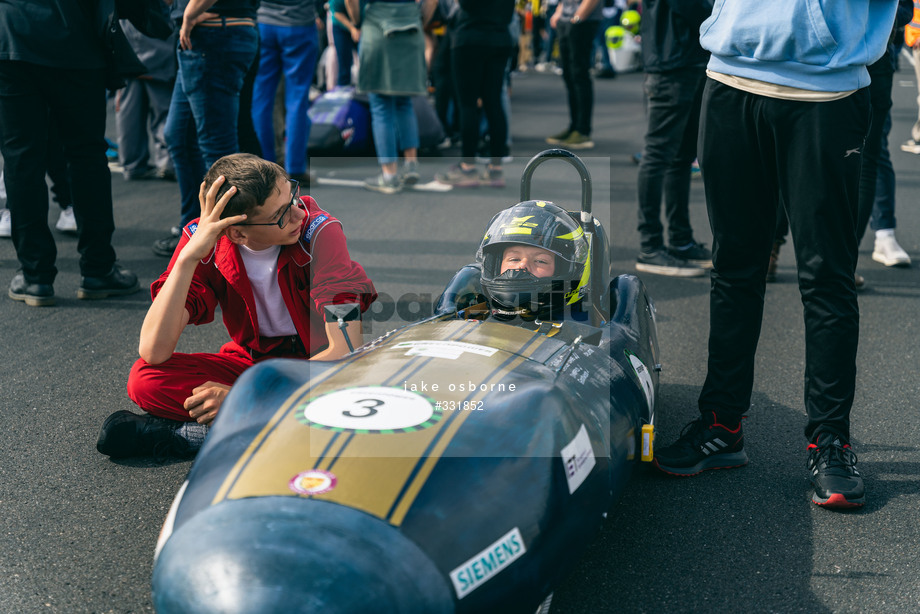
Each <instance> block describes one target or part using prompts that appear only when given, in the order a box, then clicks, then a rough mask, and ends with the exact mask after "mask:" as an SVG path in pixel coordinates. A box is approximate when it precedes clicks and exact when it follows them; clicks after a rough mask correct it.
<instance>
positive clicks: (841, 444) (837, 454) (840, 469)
mask: <svg viewBox="0 0 920 614" xmlns="http://www.w3.org/2000/svg"><path fill="white" fill-rule="evenodd" d="M805 466H806V467H808V471H809V472H810V473H811V476H810V479H811V483H812V485H814V487H815V494H813V495H812V497H811V500H812V502H813V503H814V504H815V505H820V506H821V507H830V508H838V509H847V508H851V507H862V506H863V504H864V503H865V502H866V489H865V486H863V480H862V478H861V477H859V471H857V470H856V454H854V453H853V450H852V449H850V444H848V443H846V442H845V441H844V440H842V439H841V438H840V437H838V436H836V435H834V434H833V433H826V432H825V433H821V434H820V435H818V438H817V439H816V440H815V442H814V443H812V444H809V446H808V460H807V461H806V462H805Z"/></svg>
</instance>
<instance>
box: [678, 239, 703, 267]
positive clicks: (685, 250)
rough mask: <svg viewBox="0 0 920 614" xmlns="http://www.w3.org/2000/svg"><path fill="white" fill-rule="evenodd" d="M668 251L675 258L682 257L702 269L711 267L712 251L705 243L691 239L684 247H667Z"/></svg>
mask: <svg viewBox="0 0 920 614" xmlns="http://www.w3.org/2000/svg"><path fill="white" fill-rule="evenodd" d="M668 252H669V253H670V254H671V255H672V256H674V257H675V258H682V259H684V260H686V261H687V262H689V263H691V264H695V265H696V266H698V267H702V268H704V269H711V268H712V251H711V250H710V249H709V248H708V247H706V244H705V243H697V242H696V241H693V242H692V243H690V244H689V245H685V246H684V247H669V248H668Z"/></svg>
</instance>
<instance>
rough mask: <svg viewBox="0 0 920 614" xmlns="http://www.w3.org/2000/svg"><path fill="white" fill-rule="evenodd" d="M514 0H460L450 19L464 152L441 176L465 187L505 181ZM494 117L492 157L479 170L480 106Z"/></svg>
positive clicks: (453, 63) (492, 123)
mask: <svg viewBox="0 0 920 614" xmlns="http://www.w3.org/2000/svg"><path fill="white" fill-rule="evenodd" d="M513 14H514V0H460V10H459V11H458V12H457V14H456V16H455V17H454V19H453V21H452V23H451V26H450V28H451V38H450V41H451V69H452V71H453V76H454V92H455V93H456V97H457V100H458V101H459V103H460V134H461V137H462V143H463V144H462V151H463V158H462V160H461V161H460V164H458V165H456V166H455V167H453V168H452V169H450V171H448V172H447V173H446V174H438V176H437V180H438V181H440V182H441V183H447V184H450V185H454V186H456V187H458V188H460V187H476V186H479V185H480V183H484V184H486V185H491V186H494V187H503V186H504V185H505V182H504V177H503V176H502V158H503V157H504V156H506V155H507V154H508V144H507V143H508V120H507V118H506V117H505V113H504V111H503V110H502V88H503V87H504V79H505V68H506V66H507V65H508V58H509V57H510V55H511V46H512V45H511V43H512V41H511V34H510V32H509V30H508V26H509V24H510V23H511V17H512V15H513ZM479 100H481V101H482V110H483V112H484V113H485V115H486V118H487V119H488V121H489V147H490V151H489V153H490V158H491V159H490V163H489V165H488V168H487V169H486V170H485V171H484V172H483V173H482V174H481V175H480V174H479V173H478V172H477V170H476V147H477V145H478V144H479V106H478V103H477V101H479Z"/></svg>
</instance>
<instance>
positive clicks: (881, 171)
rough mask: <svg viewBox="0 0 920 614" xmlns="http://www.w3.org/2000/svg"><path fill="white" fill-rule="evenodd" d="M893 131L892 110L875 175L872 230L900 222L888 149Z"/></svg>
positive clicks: (886, 119)
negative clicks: (895, 211) (895, 205)
mask: <svg viewBox="0 0 920 614" xmlns="http://www.w3.org/2000/svg"><path fill="white" fill-rule="evenodd" d="M889 132H891V111H890V110H889V111H888V115H886V116H885V123H884V124H883V125H882V143H881V148H880V149H879V155H878V170H877V175H876V177H875V202H874V203H873V207H872V218H871V219H870V225H871V228H872V230H885V229H887V228H895V227H896V226H897V225H898V224H897V221H896V220H895V217H894V192H895V177H894V167H893V166H892V165H891V154H890V153H889V151H888V133H889Z"/></svg>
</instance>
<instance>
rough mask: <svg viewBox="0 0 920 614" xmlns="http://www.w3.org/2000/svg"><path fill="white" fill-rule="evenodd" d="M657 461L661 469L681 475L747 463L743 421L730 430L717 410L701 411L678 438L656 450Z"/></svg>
mask: <svg viewBox="0 0 920 614" xmlns="http://www.w3.org/2000/svg"><path fill="white" fill-rule="evenodd" d="M654 463H655V466H656V467H658V469H660V470H661V471H664V472H665V473H668V474H670V475H677V476H681V477H689V476H691V475H698V474H700V473H702V472H703V471H706V470H708V469H731V468H733V467H741V466H744V465H747V463H748V456H747V453H746V452H745V451H744V433H742V432H741V423H740V422H739V423H738V426H736V427H735V428H733V429H730V428H728V427H727V426H725V425H724V424H720V423H719V422H718V420H717V418H716V415H715V413H714V412H707V413H705V414H702V415H701V416H700V417H699V418H697V419H696V420H694V421H693V422H691V423H690V424H688V425H687V426H685V427H684V429H683V430H682V431H681V433H680V437H679V438H678V439H677V441H675V442H674V443H672V444H671V445H669V446H668V447H666V448H662V449H661V450H655V459H654Z"/></svg>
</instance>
